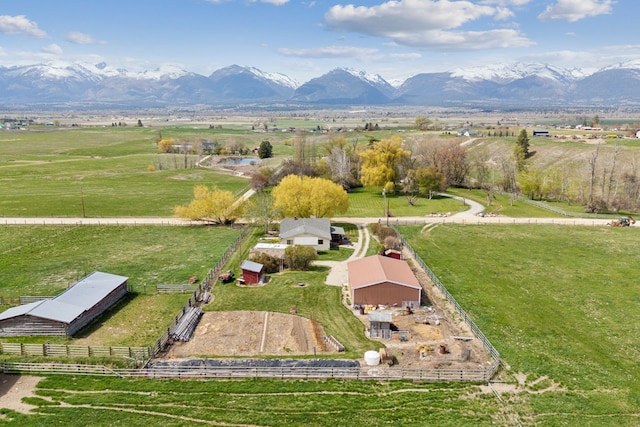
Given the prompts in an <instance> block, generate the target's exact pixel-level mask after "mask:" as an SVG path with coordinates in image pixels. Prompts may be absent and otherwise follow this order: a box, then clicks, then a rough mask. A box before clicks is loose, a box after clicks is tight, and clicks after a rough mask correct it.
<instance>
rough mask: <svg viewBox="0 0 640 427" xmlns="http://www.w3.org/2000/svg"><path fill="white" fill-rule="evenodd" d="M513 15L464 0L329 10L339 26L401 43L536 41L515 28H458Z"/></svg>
mask: <svg viewBox="0 0 640 427" xmlns="http://www.w3.org/2000/svg"><path fill="white" fill-rule="evenodd" d="M502 3H505V2H502ZM511 3H513V1H512V2H511ZM519 3H522V2H519ZM511 16H513V14H512V12H511V11H510V10H508V9H506V8H504V7H490V6H486V5H480V4H475V3H472V2H470V1H464V0H460V1H450V0H440V1H434V0H398V1H388V2H386V3H382V4H381V5H378V6H373V7H365V6H360V7H356V6H353V5H346V6H333V7H332V8H331V9H329V11H328V12H327V13H326V14H325V21H326V23H327V25H328V26H329V27H330V28H332V29H335V30H345V31H352V32H357V33H362V34H367V35H370V36H376V37H385V38H389V39H391V40H393V41H395V42H396V43H398V44H402V45H408V46H412V47H418V48H423V49H484V48H487V47H513V46H528V45H530V44H532V42H531V41H529V40H528V39H527V38H526V37H524V36H523V35H522V34H520V33H519V31H517V30H514V29H505V30H488V31H466V32H462V31H455V30H454V29H456V28H458V27H461V26H462V25H464V24H467V23H470V22H472V21H476V20H479V19H482V18H491V17H493V18H494V19H507V18H510V17H511Z"/></svg>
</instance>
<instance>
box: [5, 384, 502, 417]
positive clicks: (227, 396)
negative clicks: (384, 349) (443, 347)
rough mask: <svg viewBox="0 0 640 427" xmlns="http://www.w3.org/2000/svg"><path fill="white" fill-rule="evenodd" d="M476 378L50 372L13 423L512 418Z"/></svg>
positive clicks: (9, 415)
mask: <svg viewBox="0 0 640 427" xmlns="http://www.w3.org/2000/svg"><path fill="white" fill-rule="evenodd" d="M479 390H480V389H479V387H478V386H476V385H473V384H443V383H427V384H420V383H413V382H409V381H392V382H379V381H376V380H373V381H339V380H326V381H316V380H276V379H250V380H226V381H225V380H221V381H201V380H175V379H168V380H150V379H121V378H117V377H83V376H71V375H69V376H64V375H58V376H49V377H47V378H45V379H43V380H42V381H40V383H39V384H38V385H37V389H36V390H35V396H34V397H31V398H27V401H28V402H29V403H30V404H32V405H34V406H36V407H37V408H36V410H35V411H34V412H33V413H32V414H29V415H26V414H21V413H18V412H14V411H9V410H0V411H1V412H3V413H4V414H6V416H7V417H10V418H11V419H12V425H16V426H32V425H40V424H58V425H68V426H80V425H86V423H87V420H91V424H92V425H97V426H103V425H104V426H106V425H112V424H113V423H115V422H118V423H123V424H125V423H126V424H127V425H129V424H131V425H140V424H142V425H145V424H146V425H154V426H165V425H166V426H169V425H170V426H185V427H186V426H192V425H194V424H203V425H207V424H218V425H223V424H224V425H260V426H283V425H288V426H319V427H321V426H345V425H368V426H381V425H439V426H447V425H452V426H453V425H458V426H460V425H462V426H471V425H473V426H490V425H496V423H500V422H501V421H502V422H504V421H506V418H505V417H504V415H503V414H501V411H500V407H499V406H498V405H496V403H495V402H496V400H495V398H494V399H491V397H490V396H486V395H481V394H480V395H478V393H479Z"/></svg>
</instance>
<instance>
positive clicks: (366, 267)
mask: <svg viewBox="0 0 640 427" xmlns="http://www.w3.org/2000/svg"><path fill="white" fill-rule="evenodd" d="M347 268H348V269H349V286H350V287H351V288H352V289H358V288H364V287H367V286H372V285H377V284H379V283H382V282H391V283H395V284H398V285H402V286H408V287H410V288H416V289H422V286H420V282H418V279H417V278H416V276H415V275H414V274H413V271H411V267H409V264H407V262H406V261H403V260H399V259H395V258H390V257H385V256H382V255H373V256H369V257H365V258H360V259H357V260H355V261H350V262H348V263H347Z"/></svg>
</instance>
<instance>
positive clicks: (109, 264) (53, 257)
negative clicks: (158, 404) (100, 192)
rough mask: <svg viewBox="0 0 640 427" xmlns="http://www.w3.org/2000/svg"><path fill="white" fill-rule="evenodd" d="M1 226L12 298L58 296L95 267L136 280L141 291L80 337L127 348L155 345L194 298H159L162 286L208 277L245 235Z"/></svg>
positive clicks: (1, 264) (3, 271) (2, 279)
mask: <svg viewBox="0 0 640 427" xmlns="http://www.w3.org/2000/svg"><path fill="white" fill-rule="evenodd" d="M0 231H1V232H0V253H1V254H2V255H1V256H0V283H1V284H2V286H0V296H2V297H3V299H4V300H5V301H7V299H12V300H14V301H16V300H17V298H18V296H20V295H47V296H53V295H56V294H58V293H59V292H61V291H63V290H64V289H66V288H67V286H69V285H71V284H73V283H75V282H76V281H77V280H78V279H80V278H82V277H84V276H85V275H87V274H89V273H91V272H93V271H96V270H97V271H104V272H107V273H114V274H119V275H122V276H127V277H129V285H130V287H132V288H133V289H134V291H136V294H134V295H133V296H132V297H131V299H130V300H128V301H127V302H126V303H123V304H120V305H119V306H118V307H117V308H116V309H115V310H113V311H112V312H111V313H110V314H109V316H108V318H106V319H104V320H103V321H102V324H101V328H99V329H94V330H93V331H90V332H87V331H83V333H82V334H81V335H80V336H79V337H80V338H83V337H84V338H85V339H84V342H89V343H91V344H94V345H97V344H100V345H128V346H138V345H149V344H152V343H153V342H154V341H155V340H156V339H157V338H158V337H159V336H160V334H162V333H163V332H164V329H163V328H165V327H166V326H167V325H168V323H169V322H170V321H171V319H172V318H173V317H174V316H175V315H176V314H177V312H178V310H179V308H180V307H182V305H183V304H184V303H185V302H186V301H187V299H188V295H186V294H177V295H170V296H165V295H160V296H157V295H155V286H156V285H157V284H169V283H175V284H179V283H188V281H189V278H190V277H191V276H197V277H198V279H199V280H201V279H202V278H204V276H205V275H206V274H207V272H208V271H209V269H211V268H212V267H214V266H215V264H216V263H217V262H218V260H219V259H220V258H221V256H222V254H223V253H224V252H225V251H226V249H227V248H228V247H229V245H230V244H231V243H232V242H233V241H235V239H236V238H237V237H238V235H239V233H240V230H239V229H237V228H228V227H169V226H166V227H165V226H147V227H144V226H135V227H118V226H81V227H62V226H3V227H0ZM4 308H5V309H6V308H7V307H6V306H4ZM50 338H51V337H44V338H42V340H41V341H42V342H44V341H46V340H48V339H50Z"/></svg>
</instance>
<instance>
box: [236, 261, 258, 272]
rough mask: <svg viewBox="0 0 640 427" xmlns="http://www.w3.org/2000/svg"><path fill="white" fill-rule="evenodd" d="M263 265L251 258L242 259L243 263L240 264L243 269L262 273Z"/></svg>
mask: <svg viewBox="0 0 640 427" xmlns="http://www.w3.org/2000/svg"><path fill="white" fill-rule="evenodd" d="M262 267H263V265H262V264H260V263H257V262H253V261H249V260H244V261H242V265H241V266H240V268H241V269H242V270H247V271H252V272H254V273H260V272H261V271H262Z"/></svg>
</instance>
